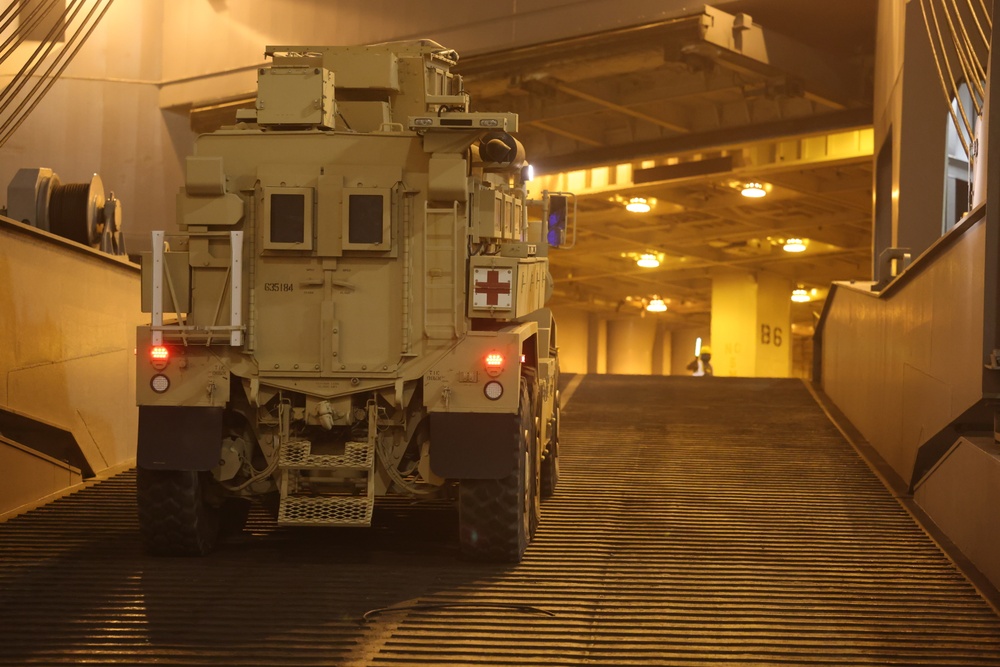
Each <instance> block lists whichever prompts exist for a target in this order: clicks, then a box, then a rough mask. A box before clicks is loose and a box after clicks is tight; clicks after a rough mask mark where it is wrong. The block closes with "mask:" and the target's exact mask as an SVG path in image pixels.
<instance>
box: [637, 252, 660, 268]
mask: <svg viewBox="0 0 1000 667" xmlns="http://www.w3.org/2000/svg"><path fill="white" fill-rule="evenodd" d="M635 263H636V264H638V265H639V266H641V267H642V268H644V269H655V268H656V267H658V266H659V265H660V260H659V258H658V257H657V256H656V255H654V254H652V253H645V254H643V255H640V256H639V259H637V260H636V261H635Z"/></svg>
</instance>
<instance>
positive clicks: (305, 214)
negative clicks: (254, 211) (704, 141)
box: [262, 187, 313, 250]
mask: <svg viewBox="0 0 1000 667" xmlns="http://www.w3.org/2000/svg"><path fill="white" fill-rule="evenodd" d="M264 190H265V194H264V217H263V220H262V222H263V227H264V229H263V236H264V248H266V249H268V250H312V245H313V190H312V188H289V187H267V188H264Z"/></svg>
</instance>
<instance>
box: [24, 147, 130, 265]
mask: <svg viewBox="0 0 1000 667" xmlns="http://www.w3.org/2000/svg"><path fill="white" fill-rule="evenodd" d="M7 217H9V218H12V219H14V220H17V221H18V222H23V223H25V224H28V225H31V226H33V227H37V228H38V229H43V230H45V231H47V232H50V233H52V234H56V235H58V236H61V237H63V238H65V239H69V240H70V241H75V242H77V243H80V244H82V245H85V246H89V247H91V248H94V249H97V250H100V251H102V252H105V253H108V254H110V255H124V254H125V241H124V238H123V237H122V208H121V202H120V201H119V200H118V199H116V198H115V194H114V192H112V193H110V194H108V195H105V194H104V183H103V182H102V181H101V177H100V176H99V175H97V174H94V175H93V176H91V178H90V181H89V182H87V183H66V184H63V183H62V181H61V180H60V178H59V175H58V174H56V173H55V172H54V171H52V170H51V169H47V168H45V167H41V168H37V169H20V170H18V172H17V174H15V176H14V179H13V180H12V181H11V182H10V185H8V186H7Z"/></svg>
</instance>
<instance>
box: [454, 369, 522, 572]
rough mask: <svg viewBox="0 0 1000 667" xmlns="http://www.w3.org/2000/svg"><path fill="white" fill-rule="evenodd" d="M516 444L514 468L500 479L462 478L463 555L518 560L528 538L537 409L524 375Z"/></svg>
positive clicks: (505, 560)
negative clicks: (534, 408) (533, 403)
mask: <svg viewBox="0 0 1000 667" xmlns="http://www.w3.org/2000/svg"><path fill="white" fill-rule="evenodd" d="M518 413H519V414H518V416H516V417H512V419H517V420H518V426H519V428H518V438H517V447H516V448H513V449H512V453H511V455H512V456H513V457H514V458H515V461H514V467H513V470H511V472H510V474H509V475H507V476H506V477H504V478H503V479H466V480H462V481H461V482H460V483H459V498H458V500H459V503H458V516H459V541H460V542H461V547H462V555H463V556H465V557H467V558H471V559H474V560H488V561H503V562H509V563H518V562H520V561H521V558H522V556H523V555H524V550H525V549H526V548H527V547H528V542H530V541H531V534H532V524H533V523H534V521H533V520H532V517H533V515H534V513H535V510H536V508H535V505H537V493H538V489H539V485H538V484H537V482H536V481H533V480H534V479H537V471H538V468H537V467H536V466H535V463H534V462H535V454H534V452H533V451H532V450H533V448H532V442H533V441H535V440H536V438H535V433H534V430H535V417H534V415H535V411H534V410H533V406H532V404H531V396H530V394H529V392H528V386H527V383H526V382H524V381H523V380H522V382H521V394H520V407H519V410H518Z"/></svg>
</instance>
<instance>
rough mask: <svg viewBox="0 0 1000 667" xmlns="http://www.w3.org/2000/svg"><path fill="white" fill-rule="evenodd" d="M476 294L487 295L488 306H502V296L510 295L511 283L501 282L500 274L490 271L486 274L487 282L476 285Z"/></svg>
mask: <svg viewBox="0 0 1000 667" xmlns="http://www.w3.org/2000/svg"><path fill="white" fill-rule="evenodd" d="M475 293H476V294H485V295H486V305H487V306H497V305H500V296H501V295H503V296H508V295H509V294H510V281H509V280H508V281H507V282H505V283H504V282H500V272H499V271H497V270H494V269H490V270H489V271H487V272H486V281H485V282H484V281H479V282H477V283H476V289H475Z"/></svg>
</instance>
